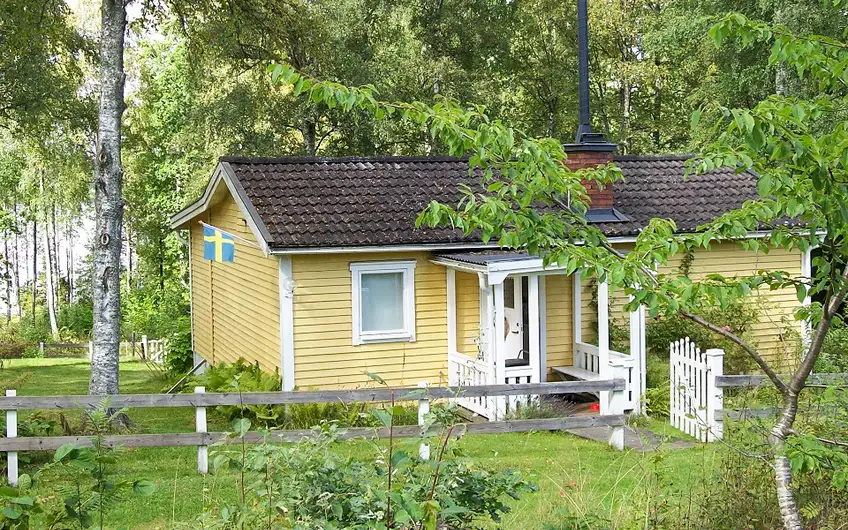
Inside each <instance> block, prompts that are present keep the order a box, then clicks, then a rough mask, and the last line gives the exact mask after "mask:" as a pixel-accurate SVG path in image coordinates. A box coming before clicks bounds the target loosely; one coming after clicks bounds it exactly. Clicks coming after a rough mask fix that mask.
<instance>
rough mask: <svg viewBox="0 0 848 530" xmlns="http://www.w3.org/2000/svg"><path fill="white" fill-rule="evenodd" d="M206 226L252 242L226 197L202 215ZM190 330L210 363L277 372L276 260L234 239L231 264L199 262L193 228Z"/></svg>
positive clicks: (195, 226) (198, 230) (198, 236)
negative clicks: (246, 364) (240, 362)
mask: <svg viewBox="0 0 848 530" xmlns="http://www.w3.org/2000/svg"><path fill="white" fill-rule="evenodd" d="M201 217H202V218H203V220H204V221H206V222H207V223H209V224H211V225H213V226H216V227H218V228H221V229H222V230H225V231H227V232H229V233H231V234H233V235H236V236H239V237H243V238H245V239H247V240H250V241H254V240H255V238H254V236H253V233H252V232H251V231H250V229H249V228H248V226H247V223H246V222H245V219H244V217H243V216H242V214H241V212H240V211H239V209H238V206H237V205H236V203H235V201H234V200H233V199H232V197H231V196H229V195H227V197H226V199H224V200H223V201H222V202H220V203H219V204H217V205H215V206H213V207H211V208H210V209H209V210H208V211H207V212H205V213H204V214H203V215H202V216H201ZM190 237H191V250H192V256H191V257H192V267H191V268H192V271H191V273H192V277H191V280H192V325H193V333H194V344H195V349H196V350H197V352H198V353H199V354H200V355H202V356H203V358H205V359H207V360H208V361H209V362H212V363H213V364H214V363H217V362H220V361H226V362H233V361H235V360H236V359H238V358H239V357H244V358H245V359H247V360H248V361H251V362H254V361H258V362H259V365H260V366H261V367H262V369H263V370H267V371H274V370H279V368H280V301H279V292H280V291H279V265H278V261H277V259H276V258H273V257H265V255H264V254H263V253H262V251H261V250H259V249H258V248H255V247H252V246H250V245H247V244H245V243H244V242H240V241H238V240H236V243H235V260H234V261H233V262H232V263H216V262H214V261H209V260H204V259H203V226H201V225H200V224H199V223H198V222H197V220H196V219H195V220H193V221H192V224H191V233H190Z"/></svg>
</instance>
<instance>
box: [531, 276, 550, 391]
mask: <svg viewBox="0 0 848 530" xmlns="http://www.w3.org/2000/svg"><path fill="white" fill-rule="evenodd" d="M527 286H528V292H527V305H528V306H529V307H528V308H527V314H528V320H529V321H530V322H529V324H530V330H529V331H530V369H531V370H532V371H533V375H532V377H531V380H530V382H531V383H537V382H541V381H544V377H542V376H543V373H544V372H546V371H547V367H545V366H543V365H542V363H541V355H542V349H541V347H540V346H541V344H540V341H541V337H542V334H541V333H540V329H539V326H540V324H541V321H540V319H539V275H538V274H531V275H530V276H528V278H527Z"/></svg>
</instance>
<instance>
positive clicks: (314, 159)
mask: <svg viewBox="0 0 848 530" xmlns="http://www.w3.org/2000/svg"><path fill="white" fill-rule="evenodd" d="M218 160H219V161H220V162H227V163H230V164H346V163H351V162H461V161H467V160H468V158H467V157H463V158H457V157H455V156H449V155H430V156H427V155H414V156H402V155H371V156H278V157H264V156H255V157H254V156H222V157H221V158H219V159H218Z"/></svg>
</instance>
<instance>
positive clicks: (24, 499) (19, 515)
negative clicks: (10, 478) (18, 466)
mask: <svg viewBox="0 0 848 530" xmlns="http://www.w3.org/2000/svg"><path fill="white" fill-rule="evenodd" d="M31 482H32V480H31V479H30V477H29V475H21V476H20V477H18V484H19V486H18V487H17V488H13V487H11V486H0V530H29V529H30V528H35V527H33V526H32V525H31V522H32V521H31V519H32V518H33V517H34V516H36V515H38V514H40V513H42V511H43V510H42V507H41V504H40V503H39V502H38V499H37V498H36V497H35V496H32V495H27V494H26V493H25V492H26V491H27V490H28V489H29V486H30V485H31Z"/></svg>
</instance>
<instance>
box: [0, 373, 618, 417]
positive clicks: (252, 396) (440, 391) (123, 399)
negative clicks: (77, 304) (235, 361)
mask: <svg viewBox="0 0 848 530" xmlns="http://www.w3.org/2000/svg"><path fill="white" fill-rule="evenodd" d="M625 388H626V386H625V381H624V380H623V379H610V380H604V381H563V382H556V383H528V384H515V385H487V386H467V387H428V388H418V387H409V388H394V389H393V388H366V389H357V390H297V391H293V392H245V393H241V394H237V393H226V394H216V393H203V394H114V395H111V396H109V406H110V407H115V408H144V407H216V406H219V405H237V406H242V405H288V404H293V403H362V402H365V403H375V402H386V401H391V400H392V399H394V400H395V401H415V400H419V399H450V398H460V397H481V396H482V397H499V396H526V395H553V394H579V393H584V392H601V391H619V390H624V389H625ZM102 401H103V397H102V396H89V395H71V396H13V397H9V396H7V397H0V410H33V409H36V410H65V409H80V408H92V407H97V406H98V405H100V403H101V402H102Z"/></svg>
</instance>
